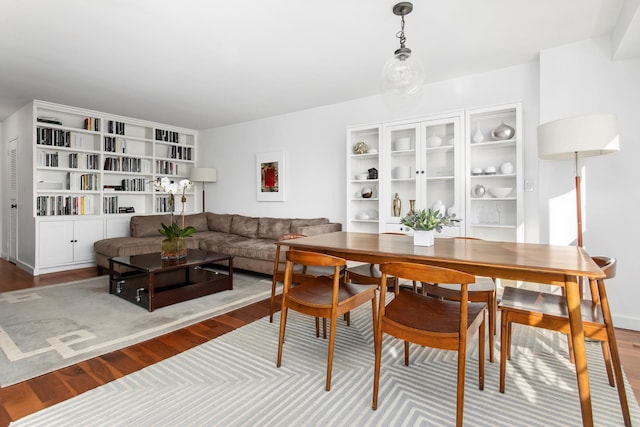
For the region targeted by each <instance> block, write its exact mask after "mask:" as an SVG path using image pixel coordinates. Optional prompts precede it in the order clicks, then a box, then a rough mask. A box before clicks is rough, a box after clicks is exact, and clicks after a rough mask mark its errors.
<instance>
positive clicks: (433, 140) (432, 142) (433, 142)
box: [427, 132, 442, 147]
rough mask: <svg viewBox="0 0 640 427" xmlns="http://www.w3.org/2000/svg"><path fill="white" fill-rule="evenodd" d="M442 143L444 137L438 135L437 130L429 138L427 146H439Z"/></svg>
mask: <svg viewBox="0 0 640 427" xmlns="http://www.w3.org/2000/svg"><path fill="white" fill-rule="evenodd" d="M441 145H442V138H440V137H439V136H438V135H436V133H435V132H433V133H432V134H431V136H430V137H428V138H427V147H439V146H441Z"/></svg>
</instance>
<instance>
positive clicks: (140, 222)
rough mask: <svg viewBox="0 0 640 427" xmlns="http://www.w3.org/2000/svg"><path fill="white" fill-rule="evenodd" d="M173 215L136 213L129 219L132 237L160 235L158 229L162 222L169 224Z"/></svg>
mask: <svg viewBox="0 0 640 427" xmlns="http://www.w3.org/2000/svg"><path fill="white" fill-rule="evenodd" d="M170 218H171V215H169V214H164V215H135V216H132V217H131V220H130V221H129V230H130V232H131V237H150V236H160V233H159V232H158V229H160V228H161V227H162V225H161V224H162V223H164V224H166V225H169V222H170V221H171V219H170Z"/></svg>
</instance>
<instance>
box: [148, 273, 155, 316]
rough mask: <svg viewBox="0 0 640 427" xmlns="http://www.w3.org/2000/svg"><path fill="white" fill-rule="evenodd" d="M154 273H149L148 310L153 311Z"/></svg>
mask: <svg viewBox="0 0 640 427" xmlns="http://www.w3.org/2000/svg"><path fill="white" fill-rule="evenodd" d="M155 279H156V275H155V274H154V273H149V311H153V308H154V307H153V296H154V295H153V290H154V285H155Z"/></svg>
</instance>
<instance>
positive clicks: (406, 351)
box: [404, 341, 409, 366]
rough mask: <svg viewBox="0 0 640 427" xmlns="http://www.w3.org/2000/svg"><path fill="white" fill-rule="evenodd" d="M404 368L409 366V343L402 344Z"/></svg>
mask: <svg viewBox="0 0 640 427" xmlns="http://www.w3.org/2000/svg"><path fill="white" fill-rule="evenodd" d="M404 366H409V341H405V342H404Z"/></svg>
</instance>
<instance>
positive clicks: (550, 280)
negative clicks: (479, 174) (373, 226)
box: [281, 232, 605, 426]
mask: <svg viewBox="0 0 640 427" xmlns="http://www.w3.org/2000/svg"><path fill="white" fill-rule="evenodd" d="M281 244H282V245H283V246H288V247H289V248H291V249H296V250H305V251H313V252H321V253H325V254H329V255H333V256H338V257H341V258H344V259H347V260H352V261H361V262H366V263H373V264H380V263H384V262H392V261H407V262H416V263H421V264H429V265H435V266H441V267H446V268H453V269H456V270H460V271H465V272H467V273H470V274H473V275H476V276H486V277H495V278H500V279H509V280H516V281H524V282H534V283H544V284H549V285H556V286H562V287H564V288H565V295H566V299H567V308H568V312H569V324H570V328H571V337H570V338H571V341H572V344H573V350H574V356H575V368H576V377H577V381H578V391H579V397H580V407H581V411H582V423H583V425H584V426H593V413H592V408H591V392H590V390H589V377H588V372H587V356H586V350H585V340H584V330H583V325H582V316H581V313H580V291H579V283H580V279H579V278H581V277H582V278H588V279H600V278H604V277H605V275H604V273H603V272H602V270H601V269H600V267H598V265H597V264H596V263H595V262H594V261H593V260H592V259H591V257H590V256H589V255H588V254H587V253H586V251H585V250H584V249H583V248H581V247H576V246H555V245H545V244H535V243H516V242H496V241H489V240H470V239H451V238H436V239H435V245H433V246H430V247H426V246H415V245H414V244H413V237H411V236H408V235H396V234H373V233H354V232H335V233H328V234H321V235H317V236H309V237H302V238H299V239H292V240H287V241H283V242H281Z"/></svg>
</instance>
